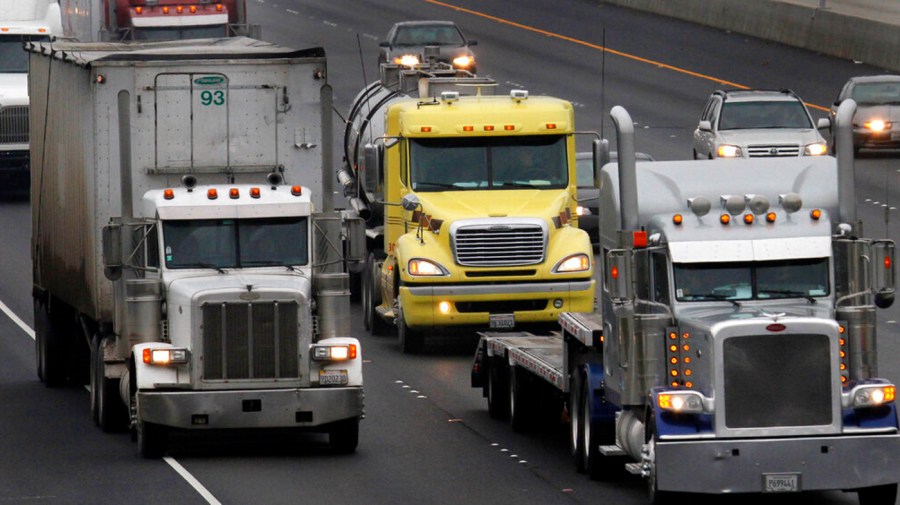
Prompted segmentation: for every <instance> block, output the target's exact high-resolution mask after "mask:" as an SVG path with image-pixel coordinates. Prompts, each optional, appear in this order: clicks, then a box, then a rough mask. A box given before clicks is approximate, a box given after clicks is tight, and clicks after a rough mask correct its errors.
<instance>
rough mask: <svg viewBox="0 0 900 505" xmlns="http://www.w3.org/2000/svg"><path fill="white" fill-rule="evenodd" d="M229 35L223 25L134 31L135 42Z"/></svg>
mask: <svg viewBox="0 0 900 505" xmlns="http://www.w3.org/2000/svg"><path fill="white" fill-rule="evenodd" d="M227 35H228V34H227V33H226V31H225V27H224V26H223V25H210V26H188V27H183V28H141V29H139V30H135V31H134V40H180V39H211V38H219V37H225V36H227Z"/></svg>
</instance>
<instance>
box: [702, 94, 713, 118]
mask: <svg viewBox="0 0 900 505" xmlns="http://www.w3.org/2000/svg"><path fill="white" fill-rule="evenodd" d="M715 103H716V99H715V98H712V97H711V98H710V99H709V100H708V101H707V102H706V107H705V108H704V109H703V114H702V115H701V116H700V120H701V121H709V120H710V116H711V115H712V109H713V105H714V104H715Z"/></svg>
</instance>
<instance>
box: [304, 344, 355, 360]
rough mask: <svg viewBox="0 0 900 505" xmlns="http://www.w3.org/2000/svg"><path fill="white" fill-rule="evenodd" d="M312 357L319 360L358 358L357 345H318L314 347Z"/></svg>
mask: <svg viewBox="0 0 900 505" xmlns="http://www.w3.org/2000/svg"><path fill="white" fill-rule="evenodd" d="M312 358H313V359H314V360H317V361H346V360H349V359H356V345H355V344H348V345H317V346H315V347H313V349H312Z"/></svg>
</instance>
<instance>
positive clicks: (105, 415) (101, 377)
mask: <svg viewBox="0 0 900 505" xmlns="http://www.w3.org/2000/svg"><path fill="white" fill-rule="evenodd" d="M107 342H108V339H103V340H102V341H101V342H100V346H99V348H98V349H97V368H96V372H95V374H94V375H96V385H97V395H96V397H97V425H98V426H100V429H101V430H103V431H104V433H112V432H116V431H121V430H123V429H124V428H125V427H126V426H127V425H128V410H127V409H126V408H125V403H124V402H123V401H122V398H121V396H120V395H119V379H113V378H109V377H106V363H104V361H103V349H104V348H105V347H106V345H108V344H107Z"/></svg>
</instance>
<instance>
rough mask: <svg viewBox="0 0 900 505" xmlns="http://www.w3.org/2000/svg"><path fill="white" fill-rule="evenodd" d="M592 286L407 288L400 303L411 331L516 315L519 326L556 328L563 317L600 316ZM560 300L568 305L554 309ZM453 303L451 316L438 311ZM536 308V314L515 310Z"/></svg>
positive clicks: (582, 282) (482, 323)
mask: <svg viewBox="0 0 900 505" xmlns="http://www.w3.org/2000/svg"><path fill="white" fill-rule="evenodd" d="M594 285H595V281H594V280H593V279H592V280H577V281H563V282H548V283H538V282H535V283H510V284H452V285H440V284H435V285H430V286H409V285H407V286H401V287H400V303H401V304H402V305H403V315H404V319H405V320H406V324H407V325H408V326H409V327H410V328H431V327H438V326H466V325H473V326H487V325H488V324H489V322H490V316H491V314H510V313H512V314H514V316H515V323H516V325H519V324H533V323H548V322H550V323H553V322H556V320H557V319H558V318H559V315H560V314H561V313H562V312H592V311H593V310H594ZM554 300H562V305H561V306H560V307H554V304H553V302H554ZM444 301H446V302H449V304H450V310H449V312H447V313H446V314H444V313H441V311H440V310H439V308H438V305H439V304H440V303H441V302H444ZM516 306H530V308H532V309H534V310H527V309H526V310H514V309H511V307H516Z"/></svg>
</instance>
